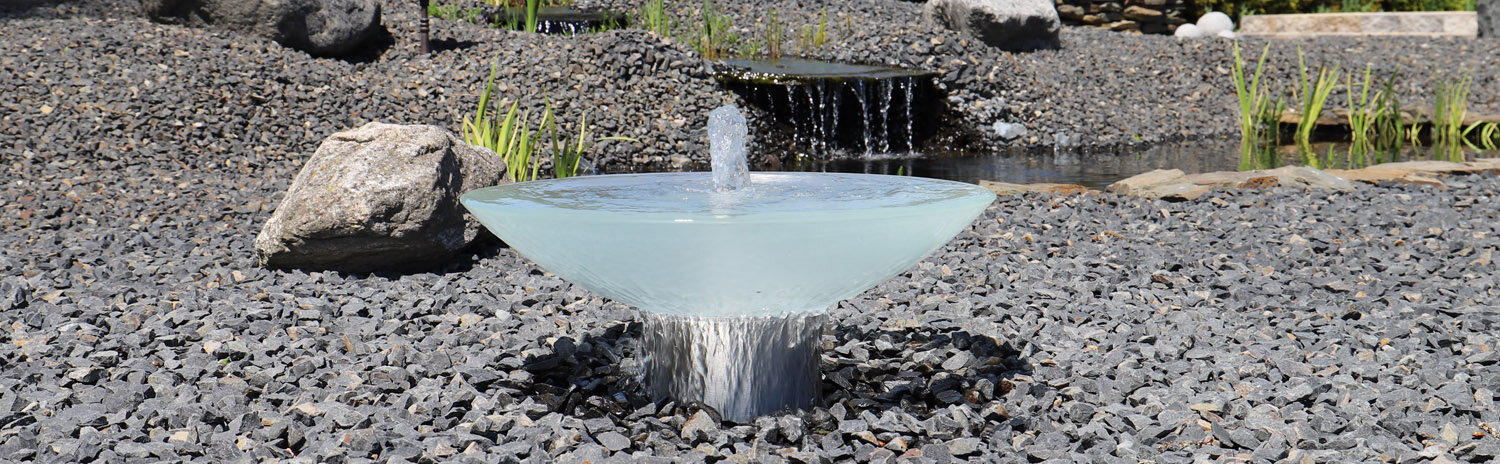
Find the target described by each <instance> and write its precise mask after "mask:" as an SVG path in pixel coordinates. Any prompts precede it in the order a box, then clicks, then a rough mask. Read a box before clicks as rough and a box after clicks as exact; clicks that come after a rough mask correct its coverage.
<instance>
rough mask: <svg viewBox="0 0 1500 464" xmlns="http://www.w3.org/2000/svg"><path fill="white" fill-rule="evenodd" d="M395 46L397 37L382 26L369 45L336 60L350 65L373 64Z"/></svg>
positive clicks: (371, 38)
mask: <svg viewBox="0 0 1500 464" xmlns="http://www.w3.org/2000/svg"><path fill="white" fill-rule="evenodd" d="M395 45H396V36H394V35H391V30H390V29H387V28H386V27H385V25H384V24H382V25H380V29H377V30H376V31H375V36H374V37H370V41H369V43H366V44H365V46H364V47H363V48H361V49H360V50H359V51H358V52H355V53H350V54H349V55H346V56H340V57H336V58H337V59H340V60H344V61H347V62H350V63H373V62H375V61H376V60H379V59H380V57H381V56H382V55H385V52H386V51H388V50H390V49H391V47H394V46H395Z"/></svg>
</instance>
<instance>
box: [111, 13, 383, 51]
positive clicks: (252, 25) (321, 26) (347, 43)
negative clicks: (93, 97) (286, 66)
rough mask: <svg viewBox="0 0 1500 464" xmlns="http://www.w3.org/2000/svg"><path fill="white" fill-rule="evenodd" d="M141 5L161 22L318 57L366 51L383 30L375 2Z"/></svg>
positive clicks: (150, 15) (149, 14)
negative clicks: (232, 34) (228, 33)
mask: <svg viewBox="0 0 1500 464" xmlns="http://www.w3.org/2000/svg"><path fill="white" fill-rule="evenodd" d="M141 7H142V9H143V10H144V11H145V12H146V15H147V16H149V17H150V18H151V19H154V20H156V21H160V22H164V23H168V24H183V25H188V26H195V27H214V28H217V29H223V30H228V31H234V32H238V33H242V34H249V35H255V36H259V37H264V38H267V39H271V40H274V41H276V42H278V43H280V44H282V45H285V46H287V47H291V48H295V49H298V50H302V51H306V52H308V53H311V54H313V55H317V56H343V55H347V54H350V53H353V52H357V51H361V50H360V48H361V47H362V46H365V45H367V44H368V43H369V42H370V41H371V39H372V38H373V37H374V36H375V34H376V33H377V32H378V31H379V29H380V3H379V2H378V1H376V0H244V1H237V0H142V1H141Z"/></svg>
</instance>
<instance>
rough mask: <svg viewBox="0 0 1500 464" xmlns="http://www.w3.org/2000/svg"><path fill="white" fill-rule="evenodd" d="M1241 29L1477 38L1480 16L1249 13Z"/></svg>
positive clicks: (1281, 35)
mask: <svg viewBox="0 0 1500 464" xmlns="http://www.w3.org/2000/svg"><path fill="white" fill-rule="evenodd" d="M1239 33H1240V34H1242V35H1248V36H1258V37H1269V38H1278V39H1291V38H1301V37H1316V36H1372V35H1380V36H1417V37H1467V38H1474V37H1478V36H1479V17H1478V16H1477V15H1475V14H1474V12H1472V11H1418V12H1398V13H1311V14H1273V15H1250V16H1246V17H1244V18H1242V19H1240V30H1239Z"/></svg>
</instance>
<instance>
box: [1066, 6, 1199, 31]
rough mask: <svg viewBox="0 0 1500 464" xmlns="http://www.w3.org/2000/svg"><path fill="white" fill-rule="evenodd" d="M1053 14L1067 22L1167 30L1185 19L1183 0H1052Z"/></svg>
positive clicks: (1127, 29) (1112, 28)
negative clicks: (1055, 7) (1054, 5)
mask: <svg viewBox="0 0 1500 464" xmlns="http://www.w3.org/2000/svg"><path fill="white" fill-rule="evenodd" d="M1054 2H1055V3H1056V5H1057V16H1058V18H1060V19H1061V20H1062V23H1063V24H1067V25H1070V26H1086V27H1097V28H1101V29H1109V30H1112V31H1125V32H1140V33H1145V34H1171V33H1173V32H1175V31H1176V30H1177V26H1180V25H1182V24H1184V23H1188V22H1190V21H1189V20H1188V19H1187V9H1188V2H1186V1H1184V0H1123V1H1116V0H1054Z"/></svg>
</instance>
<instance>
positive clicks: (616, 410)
mask: <svg viewBox="0 0 1500 464" xmlns="http://www.w3.org/2000/svg"><path fill="white" fill-rule="evenodd" d="M641 327H642V326H641V323H640V322H639V321H631V322H628V323H623V324H615V325H612V326H610V327H608V328H605V329H603V332H602V333H599V334H597V335H593V334H589V335H584V336H583V337H582V338H581V339H577V340H575V339H574V338H572V337H562V338H559V339H558V340H557V341H556V342H555V343H554V344H553V350H552V352H551V353H549V354H544V355H538V356H532V357H528V358H527V359H526V360H525V361H524V364H523V365H522V369H524V370H526V371H527V372H529V373H530V374H531V378H530V379H529V380H527V381H514V380H508V381H506V382H504V386H505V387H507V388H512V389H515V390H516V391H517V392H518V393H520V394H521V395H523V396H526V397H530V398H532V399H533V400H535V401H536V402H538V403H540V404H543V405H545V406H546V407H547V409H548V411H550V412H558V413H562V414H566V415H570V416H574V417H579V418H583V419H592V418H601V417H608V418H612V419H615V420H622V419H624V420H629V419H631V418H632V417H640V416H659V415H670V414H681V415H686V414H687V413H688V412H690V411H692V410H697V409H703V408H702V407H701V406H699V405H688V404H676V403H674V402H671V401H661V402H653V401H652V400H651V399H650V398H649V397H647V396H646V395H645V394H644V391H645V390H644V389H643V388H642V387H641V385H640V384H639V382H638V381H637V379H636V373H635V372H634V368H636V367H638V366H639V364H638V360H639V359H640V356H639V355H638V354H637V353H636V350H637V347H638V346H639V340H640V337H641ZM828 335H830V334H825V341H827V338H826V337H827V336H828ZM831 335H832V336H833V338H834V340H835V344H834V346H835V347H837V348H835V349H833V350H827V351H825V353H824V357H823V368H822V370H823V378H824V383H823V397H824V401H823V404H822V405H821V406H820V407H819V408H817V410H815V411H807V412H805V413H804V414H808V415H810V416H809V417H814V416H819V415H822V416H826V415H827V413H826V412H820V411H823V410H825V409H824V408H828V407H831V406H833V405H834V404H844V405H845V407H846V408H855V409H858V410H875V411H883V410H886V409H898V410H900V411H901V412H903V413H904V414H914V415H925V414H928V413H930V412H932V411H936V410H940V409H943V408H947V407H948V406H950V405H962V404H968V405H971V406H973V407H976V408H979V407H982V406H983V405H985V404H988V403H990V402H993V401H994V400H995V399H996V398H997V397H1000V396H1003V395H1005V394H1006V393H1008V392H1009V391H1010V386H1011V383H1010V381H1009V379H1010V378H1012V377H1014V376H1016V375H1018V374H1023V375H1024V374H1029V373H1030V369H1029V364H1028V363H1026V362H1025V361H1024V360H1023V359H1022V358H1021V357H1020V352H1019V351H1018V350H1017V349H1016V348H1015V347H1013V346H1011V345H1010V344H1009V343H1003V342H998V341H996V340H995V339H994V338H992V337H989V336H985V335H976V334H972V333H969V332H966V331H940V330H936V329H932V328H926V327H920V328H913V329H910V330H899V331H892V330H883V329H877V330H871V331H863V330H861V329H860V328H858V327H848V326H837V327H835V328H834V329H833V330H832V333H831ZM848 346H852V347H855V348H857V349H864V350H866V355H864V356H861V355H860V354H858V353H857V352H855V350H854V349H851V350H847V351H849V353H848V354H845V353H843V352H842V351H845V350H844V349H843V348H844V347H848ZM877 346H879V347H882V348H876V347H877ZM861 358H863V359H861ZM622 360H626V362H623V363H622V362H621V361H622ZM521 399H522V398H516V400H518V401H519V400H521ZM709 412H710V414H711V415H713V416H714V417H715V418H716V419H717V418H718V414H717V413H716V411H711V410H710V411H709ZM648 423H659V422H658V421H648Z"/></svg>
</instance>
